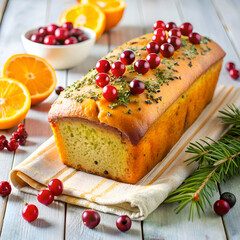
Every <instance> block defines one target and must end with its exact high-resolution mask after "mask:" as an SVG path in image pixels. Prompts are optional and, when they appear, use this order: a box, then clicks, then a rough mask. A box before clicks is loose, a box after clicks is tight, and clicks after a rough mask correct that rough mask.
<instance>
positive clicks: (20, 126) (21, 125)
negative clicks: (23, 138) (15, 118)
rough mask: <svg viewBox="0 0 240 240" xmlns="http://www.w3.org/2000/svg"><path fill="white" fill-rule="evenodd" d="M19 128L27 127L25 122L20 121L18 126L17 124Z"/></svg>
mask: <svg viewBox="0 0 240 240" xmlns="http://www.w3.org/2000/svg"><path fill="white" fill-rule="evenodd" d="M17 128H18V129H20V128H25V125H24V123H19V124H18V126H17Z"/></svg>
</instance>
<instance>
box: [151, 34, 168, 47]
mask: <svg viewBox="0 0 240 240" xmlns="http://www.w3.org/2000/svg"><path fill="white" fill-rule="evenodd" d="M152 41H153V42H157V43H158V44H159V46H161V45H162V44H163V43H165V42H166V38H165V37H164V36H162V35H159V34H157V35H153V36H152Z"/></svg>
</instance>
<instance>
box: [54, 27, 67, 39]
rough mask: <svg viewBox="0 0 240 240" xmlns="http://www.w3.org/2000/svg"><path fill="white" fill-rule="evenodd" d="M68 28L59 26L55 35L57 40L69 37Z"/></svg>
mask: <svg viewBox="0 0 240 240" xmlns="http://www.w3.org/2000/svg"><path fill="white" fill-rule="evenodd" d="M68 34H69V33H68V30H67V29H66V28H57V29H56V31H55V33H54V35H55V37H56V39H57V40H65V39H67V38H68Z"/></svg>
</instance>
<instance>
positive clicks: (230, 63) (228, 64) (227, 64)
mask: <svg viewBox="0 0 240 240" xmlns="http://www.w3.org/2000/svg"><path fill="white" fill-rule="evenodd" d="M235 68H236V66H235V64H234V63H233V62H228V63H226V69H227V71H230V70H231V69H235Z"/></svg>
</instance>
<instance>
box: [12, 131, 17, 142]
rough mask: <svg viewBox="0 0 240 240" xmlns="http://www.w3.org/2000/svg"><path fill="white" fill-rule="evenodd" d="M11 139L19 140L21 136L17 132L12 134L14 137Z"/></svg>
mask: <svg viewBox="0 0 240 240" xmlns="http://www.w3.org/2000/svg"><path fill="white" fill-rule="evenodd" d="M11 139H15V140H18V139H19V135H18V133H17V132H13V133H12V137H11Z"/></svg>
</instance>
